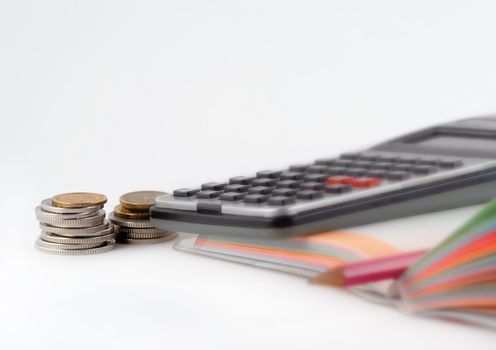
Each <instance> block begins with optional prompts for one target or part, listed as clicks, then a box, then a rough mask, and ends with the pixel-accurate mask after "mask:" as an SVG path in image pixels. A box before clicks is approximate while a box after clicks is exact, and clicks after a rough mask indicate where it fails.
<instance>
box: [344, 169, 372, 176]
mask: <svg viewBox="0 0 496 350" xmlns="http://www.w3.org/2000/svg"><path fill="white" fill-rule="evenodd" d="M367 171H368V169H361V168H356V169H353V168H352V169H348V171H347V172H346V175H348V176H356V177H360V176H363V175H365V174H366V173H367Z"/></svg>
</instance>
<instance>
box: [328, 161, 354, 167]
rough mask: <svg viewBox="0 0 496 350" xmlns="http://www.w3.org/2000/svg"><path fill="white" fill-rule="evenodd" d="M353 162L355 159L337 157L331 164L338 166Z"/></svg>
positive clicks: (345, 165) (347, 165)
mask: <svg viewBox="0 0 496 350" xmlns="http://www.w3.org/2000/svg"><path fill="white" fill-rule="evenodd" d="M354 163H355V161H353V160H350V159H338V160H336V161H335V162H334V163H332V165H333V166H339V167H350V166H352V165H353V164H354Z"/></svg>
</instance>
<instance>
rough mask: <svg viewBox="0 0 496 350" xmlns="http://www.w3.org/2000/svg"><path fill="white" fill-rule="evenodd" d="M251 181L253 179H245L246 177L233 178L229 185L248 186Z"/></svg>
mask: <svg viewBox="0 0 496 350" xmlns="http://www.w3.org/2000/svg"><path fill="white" fill-rule="evenodd" d="M252 181H253V177H247V176H235V177H231V178H230V179H229V183H230V184H242V185H248V184H250V183H251V182H252Z"/></svg>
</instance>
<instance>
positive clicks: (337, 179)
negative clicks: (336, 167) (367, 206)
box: [326, 176, 355, 185]
mask: <svg viewBox="0 0 496 350" xmlns="http://www.w3.org/2000/svg"><path fill="white" fill-rule="evenodd" d="M354 179H355V178H354V177H352V176H331V177H328V178H327V180H326V184H328V185H348V184H349V183H350V181H352V180H354Z"/></svg>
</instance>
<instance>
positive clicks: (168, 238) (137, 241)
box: [116, 233, 177, 244]
mask: <svg viewBox="0 0 496 350" xmlns="http://www.w3.org/2000/svg"><path fill="white" fill-rule="evenodd" d="M176 237H177V233H174V234H171V235H168V236H165V237H160V238H151V239H136V238H116V240H117V242H118V243H123V244H156V243H163V242H168V241H171V240H173V239H175V238H176Z"/></svg>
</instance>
